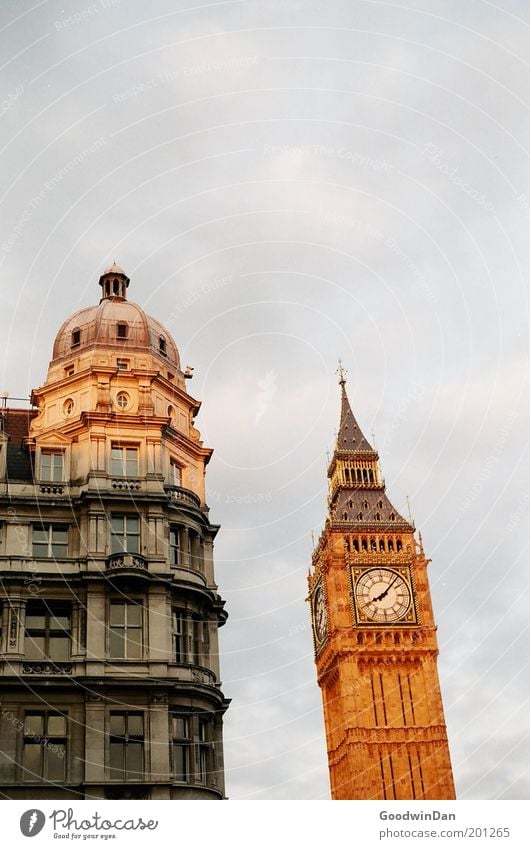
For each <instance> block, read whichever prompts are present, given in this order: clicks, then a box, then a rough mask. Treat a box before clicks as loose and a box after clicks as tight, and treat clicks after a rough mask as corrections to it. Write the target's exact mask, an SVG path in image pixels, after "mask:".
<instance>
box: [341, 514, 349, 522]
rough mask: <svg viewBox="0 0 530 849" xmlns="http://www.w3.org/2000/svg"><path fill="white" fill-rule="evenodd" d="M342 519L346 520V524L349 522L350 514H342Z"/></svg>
mask: <svg viewBox="0 0 530 849" xmlns="http://www.w3.org/2000/svg"><path fill="white" fill-rule="evenodd" d="M342 518H343V519H344V521H345V522H346V521H347V520H348V514H347V513H343V514H342Z"/></svg>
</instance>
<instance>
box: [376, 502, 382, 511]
mask: <svg viewBox="0 0 530 849" xmlns="http://www.w3.org/2000/svg"><path fill="white" fill-rule="evenodd" d="M377 506H378V507H379V509H380V510H382V509H383V502H382V501H378V502H377Z"/></svg>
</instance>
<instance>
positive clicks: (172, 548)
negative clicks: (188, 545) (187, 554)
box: [169, 525, 180, 566]
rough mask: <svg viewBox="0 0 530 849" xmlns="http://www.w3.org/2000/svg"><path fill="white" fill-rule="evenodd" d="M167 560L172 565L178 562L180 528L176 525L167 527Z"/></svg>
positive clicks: (176, 564)
mask: <svg viewBox="0 0 530 849" xmlns="http://www.w3.org/2000/svg"><path fill="white" fill-rule="evenodd" d="M169 562H170V563H171V565H172V566H178V565H179V563H180V528H178V527H177V526H176V525H172V526H171V527H170V529H169Z"/></svg>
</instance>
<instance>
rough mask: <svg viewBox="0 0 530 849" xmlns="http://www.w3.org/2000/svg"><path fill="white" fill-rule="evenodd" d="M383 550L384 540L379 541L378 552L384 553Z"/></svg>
mask: <svg viewBox="0 0 530 849" xmlns="http://www.w3.org/2000/svg"><path fill="white" fill-rule="evenodd" d="M384 550H385V541H384V539H380V540H379V551H384Z"/></svg>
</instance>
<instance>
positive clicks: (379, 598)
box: [372, 575, 397, 601]
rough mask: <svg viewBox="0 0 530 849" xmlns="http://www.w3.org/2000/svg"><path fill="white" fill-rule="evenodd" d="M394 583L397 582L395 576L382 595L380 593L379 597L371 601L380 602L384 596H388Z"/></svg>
mask: <svg viewBox="0 0 530 849" xmlns="http://www.w3.org/2000/svg"><path fill="white" fill-rule="evenodd" d="M396 581H397V575H395V576H394V580H393V581H392V583H390V584H389V585H388V587H387V588H386V590H385V591H384V592H382V593H381V595H376V596H375V597H374V598H373V599H372V601H382V600H383V599H384V598H385V596H386V595H388V591H389V590H390V589H391V587H393V586H394V584H395V583H396Z"/></svg>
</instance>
